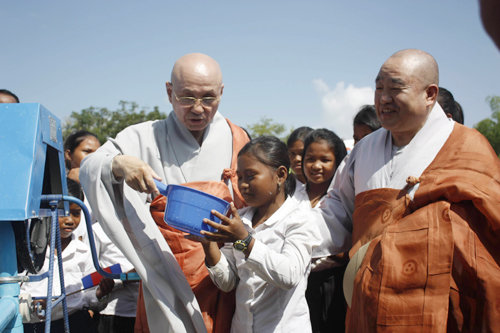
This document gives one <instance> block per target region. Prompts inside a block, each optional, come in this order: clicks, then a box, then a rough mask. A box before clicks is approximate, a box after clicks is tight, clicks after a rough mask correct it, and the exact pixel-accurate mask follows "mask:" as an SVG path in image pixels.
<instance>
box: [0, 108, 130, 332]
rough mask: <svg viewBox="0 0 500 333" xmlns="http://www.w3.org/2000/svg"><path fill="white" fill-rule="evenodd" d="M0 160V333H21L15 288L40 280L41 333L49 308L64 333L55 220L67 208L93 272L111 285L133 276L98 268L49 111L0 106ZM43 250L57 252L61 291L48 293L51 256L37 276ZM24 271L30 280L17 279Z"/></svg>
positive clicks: (55, 122) (57, 124)
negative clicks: (57, 312)
mask: <svg viewBox="0 0 500 333" xmlns="http://www.w3.org/2000/svg"><path fill="white" fill-rule="evenodd" d="M0 158H1V162H0V309H1V311H0V332H23V325H22V319H21V315H20V313H19V300H18V297H19V289H20V288H19V284H20V283H21V282H29V281H39V280H41V279H45V278H47V279H48V288H47V289H48V290H47V306H46V310H45V312H46V313H45V316H46V318H47V319H46V322H45V332H47V333H49V332H50V318H51V312H52V308H53V306H55V305H56V304H58V303H60V302H61V303H62V308H63V313H64V326H65V331H66V332H69V325H68V314H67V309H66V292H65V288H64V276H63V269H62V259H61V242H60V236H59V225H58V215H59V214H63V215H68V213H69V212H68V211H69V204H68V202H74V203H76V204H78V205H80V206H81V207H82V211H83V213H84V214H85V218H86V222H87V233H88V236H89V243H90V247H91V253H92V259H93V261H94V266H95V268H96V270H97V271H98V272H99V273H100V274H101V275H103V276H104V277H109V278H114V279H122V280H137V279H138V276H137V274H135V273H133V274H111V273H107V272H105V271H103V270H102V268H101V267H100V266H99V263H98V260H97V255H96V251H95V243H94V237H93V233H92V225H91V218H90V215H89V212H88V210H87V208H86V207H85V205H84V204H83V202H81V201H80V200H78V199H76V198H73V197H69V196H67V185H66V173H65V167H64V155H63V142H62V129H61V122H60V120H59V119H58V118H57V117H55V116H54V115H53V114H52V113H51V112H50V111H48V110H47V109H45V108H44V107H43V106H42V105H40V104H36V103H22V104H0ZM61 202H62V203H63V205H61V204H60V203H61ZM47 248H49V249H57V255H58V260H57V262H58V265H59V272H60V277H59V278H60V281H61V290H60V291H53V290H52V280H53V278H54V276H53V267H54V266H53V265H54V250H50V253H49V258H50V261H49V271H48V272H46V273H44V274H40V275H36V273H38V271H39V270H40V269H41V267H42V266H43V262H44V260H45V254H46V251H47ZM24 270H26V271H28V272H29V273H32V275H29V276H28V275H24V276H19V275H18V272H21V271H24ZM33 274H34V275H33ZM54 293H58V294H59V293H60V294H59V295H57V296H53V294H54Z"/></svg>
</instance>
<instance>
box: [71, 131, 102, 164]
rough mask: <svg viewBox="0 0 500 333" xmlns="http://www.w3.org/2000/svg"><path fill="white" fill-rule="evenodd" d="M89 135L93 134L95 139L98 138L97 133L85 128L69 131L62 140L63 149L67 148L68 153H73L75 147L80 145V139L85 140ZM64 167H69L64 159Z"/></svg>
mask: <svg viewBox="0 0 500 333" xmlns="http://www.w3.org/2000/svg"><path fill="white" fill-rule="evenodd" d="M89 136H93V137H94V138H96V139H97V141H99V138H98V137H97V135H95V134H94V133H92V132H89V131H86V130H79V131H76V132H73V133H71V134H70V135H69V136H68V137H67V138H66V141H64V151H66V150H69V152H70V153H73V152H74V151H75V149H76V147H78V146H79V145H80V143H82V141H83V140H85V139H86V138H88V137H89ZM66 168H67V169H70V168H71V165H70V162H69V161H66Z"/></svg>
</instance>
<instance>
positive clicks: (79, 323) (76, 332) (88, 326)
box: [23, 310, 97, 333]
mask: <svg viewBox="0 0 500 333" xmlns="http://www.w3.org/2000/svg"><path fill="white" fill-rule="evenodd" d="M68 320H69V330H70V332H71V333H97V329H96V325H95V322H94V320H93V319H92V318H91V317H90V314H89V312H88V311H87V310H80V311H77V312H75V313H73V314H71V315H70V316H68ZM50 325H51V326H50V332H51V333H63V332H64V320H63V319H59V320H54V321H52V322H51V323H50ZM23 326H24V332H25V333H26V332H30V333H43V332H45V323H36V324H23Z"/></svg>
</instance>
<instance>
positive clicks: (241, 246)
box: [233, 240, 247, 251]
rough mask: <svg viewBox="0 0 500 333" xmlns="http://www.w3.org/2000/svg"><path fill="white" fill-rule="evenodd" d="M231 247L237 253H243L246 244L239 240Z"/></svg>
mask: <svg viewBox="0 0 500 333" xmlns="http://www.w3.org/2000/svg"><path fill="white" fill-rule="evenodd" d="M233 247H234V248H235V249H236V250H238V251H245V249H246V248H247V246H246V244H245V243H244V242H242V241H240V240H239V241H236V242H234V244H233Z"/></svg>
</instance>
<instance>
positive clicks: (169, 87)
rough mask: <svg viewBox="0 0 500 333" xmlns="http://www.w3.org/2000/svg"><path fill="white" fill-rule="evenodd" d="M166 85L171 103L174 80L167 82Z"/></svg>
mask: <svg viewBox="0 0 500 333" xmlns="http://www.w3.org/2000/svg"><path fill="white" fill-rule="evenodd" d="M165 86H166V87H167V95H168V100H169V101H170V104H172V82H169V81H167V82H165Z"/></svg>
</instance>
